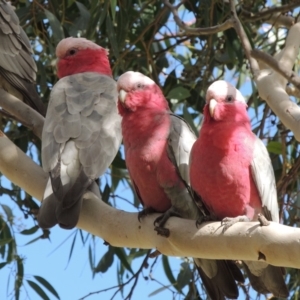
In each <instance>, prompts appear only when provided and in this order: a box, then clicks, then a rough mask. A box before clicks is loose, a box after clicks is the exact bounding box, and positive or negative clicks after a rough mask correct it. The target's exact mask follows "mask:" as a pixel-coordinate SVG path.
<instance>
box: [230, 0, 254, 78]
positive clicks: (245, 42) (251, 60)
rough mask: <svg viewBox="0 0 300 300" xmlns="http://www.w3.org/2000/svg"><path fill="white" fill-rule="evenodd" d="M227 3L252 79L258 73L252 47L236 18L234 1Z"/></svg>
mask: <svg viewBox="0 0 300 300" xmlns="http://www.w3.org/2000/svg"><path fill="white" fill-rule="evenodd" d="M229 2H230V9H231V13H232V15H233V19H234V29H235V31H236V33H237V35H238V36H239V38H240V40H241V43H242V46H243V49H244V51H245V54H246V57H247V59H248V60H249V63H250V69H251V73H252V75H253V77H254V78H255V76H256V74H257V73H258V72H259V65H258V63H257V61H256V60H255V59H254V58H253V57H252V56H251V50H252V47H251V44H250V42H249V39H248V37H247V35H246V32H245V30H244V28H243V26H242V24H241V22H240V20H239V18H238V16H237V13H236V9H235V1H234V0H229Z"/></svg>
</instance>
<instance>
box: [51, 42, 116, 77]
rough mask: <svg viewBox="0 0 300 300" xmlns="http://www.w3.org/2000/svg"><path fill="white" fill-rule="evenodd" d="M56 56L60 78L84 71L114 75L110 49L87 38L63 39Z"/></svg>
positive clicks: (57, 48)
mask: <svg viewBox="0 0 300 300" xmlns="http://www.w3.org/2000/svg"><path fill="white" fill-rule="evenodd" d="M56 56H57V75H58V77H59V78H62V77H65V76H69V75H73V74H78V73H84V72H97V73H100V74H104V75H108V76H112V72H111V68H110V64H109V60H108V51H107V50H106V49H104V48H102V47H100V46H99V45H97V44H95V43H93V42H92V41H89V40H87V39H85V38H74V37H69V38H66V39H63V40H61V41H60V42H59V43H58V45H57V47H56Z"/></svg>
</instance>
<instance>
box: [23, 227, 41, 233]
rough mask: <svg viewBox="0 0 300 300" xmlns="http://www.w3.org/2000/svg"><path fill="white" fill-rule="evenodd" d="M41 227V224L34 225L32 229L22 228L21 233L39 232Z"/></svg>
mask: <svg viewBox="0 0 300 300" xmlns="http://www.w3.org/2000/svg"><path fill="white" fill-rule="evenodd" d="M39 228H40V227H39V226H33V227H31V228H30V229H24V230H22V231H21V232H20V233H21V234H25V235H30V234H33V233H35V232H37V231H38V230H39Z"/></svg>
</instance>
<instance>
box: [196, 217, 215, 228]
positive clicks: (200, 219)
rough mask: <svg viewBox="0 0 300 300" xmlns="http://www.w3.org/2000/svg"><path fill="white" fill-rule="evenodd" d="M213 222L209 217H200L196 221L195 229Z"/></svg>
mask: <svg viewBox="0 0 300 300" xmlns="http://www.w3.org/2000/svg"><path fill="white" fill-rule="evenodd" d="M209 221H213V218H212V217H211V216H201V217H199V218H198V219H197V220H196V227H197V228H198V227H199V226H200V225H201V224H202V223H203V222H209Z"/></svg>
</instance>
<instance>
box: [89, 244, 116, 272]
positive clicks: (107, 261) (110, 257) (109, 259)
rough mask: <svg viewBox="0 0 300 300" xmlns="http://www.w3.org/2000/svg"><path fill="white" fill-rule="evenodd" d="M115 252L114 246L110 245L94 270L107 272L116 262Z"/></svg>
mask: <svg viewBox="0 0 300 300" xmlns="http://www.w3.org/2000/svg"><path fill="white" fill-rule="evenodd" d="M114 254H115V252H114V248H113V247H110V246H109V247H108V251H107V252H106V253H105V254H104V255H103V256H102V258H101V259H100V261H99V262H98V264H97V266H96V268H95V270H94V271H95V273H98V272H101V273H105V272H106V271H107V270H108V268H109V267H110V266H111V265H112V264H113V262H114Z"/></svg>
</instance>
